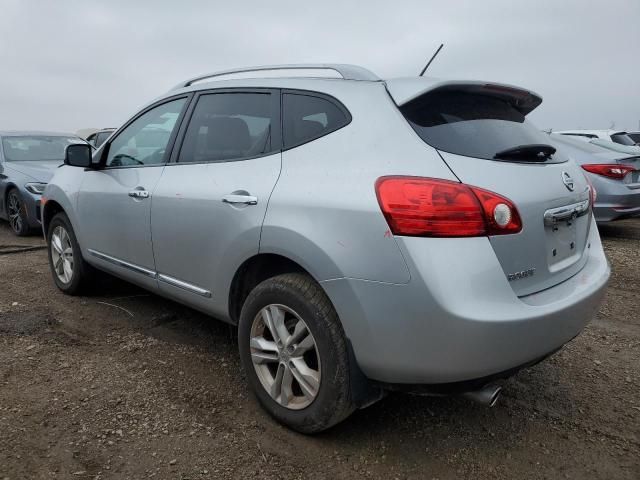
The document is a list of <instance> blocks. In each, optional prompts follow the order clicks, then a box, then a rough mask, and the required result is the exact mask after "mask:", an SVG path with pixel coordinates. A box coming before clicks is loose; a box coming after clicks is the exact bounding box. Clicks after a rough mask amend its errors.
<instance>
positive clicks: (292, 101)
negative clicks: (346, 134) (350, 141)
mask: <svg viewBox="0 0 640 480" xmlns="http://www.w3.org/2000/svg"><path fill="white" fill-rule="evenodd" d="M282 114H283V118H284V148H291V147H295V146H297V145H301V144H303V143H306V142H309V141H311V140H314V139H316V138H319V137H322V136H324V135H327V134H328V133H331V132H333V131H335V130H338V129H339V128H342V127H344V126H345V125H347V124H348V123H349V122H350V121H351V118H350V117H349V116H348V114H347V113H346V112H345V111H344V110H343V109H342V108H340V107H339V106H338V105H337V104H335V103H334V102H332V101H330V100H328V99H326V98H322V97H316V96H312V95H305V94H302V93H300V94H297V93H285V94H284V95H283V97H282Z"/></svg>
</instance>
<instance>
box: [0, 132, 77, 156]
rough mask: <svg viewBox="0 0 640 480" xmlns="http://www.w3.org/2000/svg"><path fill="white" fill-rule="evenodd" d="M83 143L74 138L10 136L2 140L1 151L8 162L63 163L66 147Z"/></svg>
mask: <svg viewBox="0 0 640 480" xmlns="http://www.w3.org/2000/svg"><path fill="white" fill-rule="evenodd" d="M72 143H84V140H81V139H79V138H76V137H61V136H44V135H38V136H24V137H22V136H20V137H18V136H11V137H3V138H2V151H3V152H4V158H5V160H7V161H8V162H27V161H36V160H60V161H64V155H65V150H66V148H67V145H71V144H72Z"/></svg>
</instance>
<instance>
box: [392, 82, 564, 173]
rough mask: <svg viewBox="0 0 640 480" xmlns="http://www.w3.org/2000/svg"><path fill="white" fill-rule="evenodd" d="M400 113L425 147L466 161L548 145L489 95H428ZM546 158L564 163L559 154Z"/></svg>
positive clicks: (516, 114)
mask: <svg viewBox="0 0 640 480" xmlns="http://www.w3.org/2000/svg"><path fill="white" fill-rule="evenodd" d="M401 111H402V113H403V114H404V116H405V118H406V119H407V120H408V121H409V123H410V124H411V126H412V127H413V129H414V130H415V131H416V133H417V134H418V135H419V136H420V138H422V139H423V140H424V141H425V142H426V143H428V144H429V145H431V146H432V147H435V148H437V149H438V150H443V151H445V152H450V153H455V154H458V155H465V156H467V157H475V158H483V159H489V160H491V159H493V158H494V157H495V155H496V154H497V153H499V152H503V151H505V150H510V149H513V148H515V147H522V146H530V145H540V144H548V143H549V136H548V135H546V134H544V133H542V132H540V131H539V130H537V129H536V128H535V127H533V126H532V125H531V124H530V123H529V122H528V121H527V120H526V119H525V116H524V115H523V114H522V113H520V112H519V111H518V110H516V109H515V108H514V107H513V106H512V105H511V104H509V103H508V102H506V101H505V100H503V99H500V98H496V97H492V96H489V95H482V94H477V93H468V92H455V91H454V92H452V91H447V92H437V91H436V92H430V93H427V94H425V95H422V96H421V97H418V98H417V99H415V100H412V101H411V102H409V103H408V104H406V105H403V106H402V107H401ZM549 158H550V162H557V161H565V159H564V158H562V155H561V154H553V155H551V156H550V157H549ZM547 162H549V160H547Z"/></svg>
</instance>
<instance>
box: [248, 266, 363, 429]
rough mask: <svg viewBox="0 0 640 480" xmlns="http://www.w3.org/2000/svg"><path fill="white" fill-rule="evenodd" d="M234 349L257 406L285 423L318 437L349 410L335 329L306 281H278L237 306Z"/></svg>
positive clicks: (342, 348) (294, 277)
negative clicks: (238, 317) (256, 400)
mask: <svg viewBox="0 0 640 480" xmlns="http://www.w3.org/2000/svg"><path fill="white" fill-rule="evenodd" d="M270 325H271V326H270ZM272 331H275V332H276V333H275V334H272V333H271V332H272ZM238 344H239V348H240V358H241V361H242V365H243V368H244V371H245V373H246V376H247V380H248V382H249V385H250V386H251V388H252V390H253V391H254V393H255V395H256V397H257V399H258V401H259V402H260V404H261V405H262V406H263V407H264V409H265V410H266V411H267V412H268V413H269V414H270V415H271V416H272V417H273V418H275V419H276V420H278V421H279V422H281V423H283V424H284V425H286V426H288V427H290V428H292V429H294V430H297V431H298V432H301V433H308V434H311V433H317V432H321V431H323V430H326V429H327V428H330V427H332V426H333V425H335V424H337V423H338V422H340V421H342V420H344V419H345V418H346V417H347V416H349V415H350V414H351V413H352V412H353V410H354V409H355V408H354V405H353V401H352V399H351V390H350V375H349V372H350V370H349V356H348V353H347V344H346V340H345V335H344V331H343V329H342V325H341V324H340V321H339V319H338V315H337V314H336V311H335V310H334V308H333V306H332V305H331V302H330V301H329V299H328V298H327V296H326V294H325V293H324V291H323V290H322V288H321V287H320V285H318V284H317V283H316V282H315V281H314V280H313V279H311V278H310V277H309V276H307V275H303V274H299V273H288V274H284V275H278V276H276V277H273V278H270V279H268V280H265V281H264V282H262V283H260V284H259V285H258V286H257V287H256V288H254V289H253V291H252V292H251V293H250V294H249V296H248V298H247V300H246V301H245V303H244V305H243V307H242V312H241V314H240V322H239V325H238ZM278 382H279V385H280V386H279V387H278V386H277V385H276V386H275V387H274V386H273V385H274V384H277V383H278Z"/></svg>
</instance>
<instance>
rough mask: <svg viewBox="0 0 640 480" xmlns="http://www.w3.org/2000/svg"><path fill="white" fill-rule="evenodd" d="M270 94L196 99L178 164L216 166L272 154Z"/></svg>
mask: <svg viewBox="0 0 640 480" xmlns="http://www.w3.org/2000/svg"><path fill="white" fill-rule="evenodd" d="M274 110H275V109H274V101H273V97H272V95H271V94H270V93H241V92H239V93H211V94H205V95H202V96H200V98H199V99H198V103H197V104H196V106H195V108H194V110H193V115H192V116H191V120H190V121H189V126H188V127H187V131H186V132H185V135H184V141H183V143H182V148H181V150H180V156H179V157H178V162H183V163H184V162H219V161H228V160H239V159H242V158H251V157H257V156H260V155H264V154H267V153H269V152H272V151H273V149H274V146H273V142H272V138H271V137H272V134H271V133H272V126H273V125H274V122H275V121H276V120H275V115H276V112H274Z"/></svg>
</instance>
